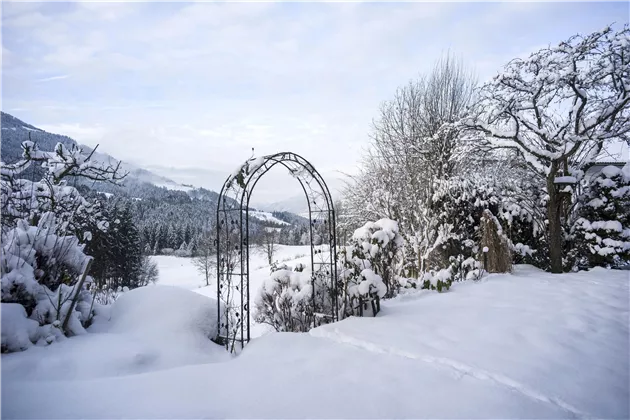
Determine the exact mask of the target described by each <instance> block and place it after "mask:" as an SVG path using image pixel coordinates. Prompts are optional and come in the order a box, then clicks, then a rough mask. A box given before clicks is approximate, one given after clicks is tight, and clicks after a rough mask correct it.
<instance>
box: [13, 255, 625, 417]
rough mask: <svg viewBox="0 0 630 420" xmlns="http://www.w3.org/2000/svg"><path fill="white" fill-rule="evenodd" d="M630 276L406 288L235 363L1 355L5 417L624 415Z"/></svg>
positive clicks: (528, 276)
mask: <svg viewBox="0 0 630 420" xmlns="http://www.w3.org/2000/svg"><path fill="white" fill-rule="evenodd" d="M629 274H630V273H629V272H627V271H626V272H623V271H608V270H603V269H595V270H593V271H591V272H589V273H578V274H567V275H559V276H557V275H554V276H552V275H550V274H546V273H542V272H540V271H538V270H535V269H533V268H529V267H518V268H517V271H516V273H515V274H514V275H495V276H490V277H489V278H488V279H486V280H484V281H482V282H481V283H476V284H475V283H472V282H471V283H465V284H459V285H456V286H455V287H454V288H453V289H452V291H451V292H449V293H445V294H437V293H431V292H420V293H415V294H410V295H404V296H401V297H399V298H397V299H396V300H393V301H389V302H386V303H385V304H384V305H383V311H382V314H379V316H378V317H377V318H351V319H347V320H344V321H342V322H339V323H336V324H331V325H327V326H323V327H320V328H317V329H315V330H312V331H311V332H310V333H308V334H288V333H284V334H269V335H266V336H264V337H261V338H258V339H255V340H254V341H252V343H251V344H250V345H249V346H248V347H247V348H246V349H245V351H244V352H243V353H242V354H241V355H240V356H238V357H236V358H234V359H232V360H228V361H220V360H216V361H214V363H203V364H195V365H188V366H180V367H175V368H170V369H164V370H159V371H149V372H147V373H142V374H131V372H129V374H126V375H121V376H114V374H110V375H105V374H102V373H99V374H96V373H95V374H94V375H93V376H92V377H90V378H88V379H84V380H72V379H71V378H72V377H74V376H76V375H74V376H73V374H72V368H73V366H65V365H64V366H59V367H58V368H57V375H56V379H55V380H51V378H52V375H45V376H44V375H43V374H42V375H40V376H39V377H38V376H37V372H38V366H34V367H32V371H33V372H35V373H33V375H30V376H29V378H28V379H22V378H20V377H19V375H18V370H16V369H12V368H11V367H12V366H13V367H15V366H16V362H17V361H18V359H19V361H21V362H22V363H27V362H30V363H33V364H37V363H39V364H41V366H39V368H41V370H42V371H43V370H45V369H44V365H45V364H46V360H47V359H46V358H45V357H41V356H42V355H41V354H37V352H33V353H31V350H29V351H27V352H24V353H21V354H12V355H8V356H3V357H2V361H3V365H2V402H3V404H2V416H3V417H6V418H22V417H29V418H121V417H125V418H191V417H195V418H208V417H211V418H218V417H222V418H235V417H237V418H403V417H404V418H426V417H431V418H588V417H599V418H628V417H629V415H630V409H629V397H628V396H629V394H630V389H629V388H630V387H629V381H630V375H629V357H628V356H629V354H630V348H629V347H630V344H629V337H630V335H629V334H630V333H629V329H628V325H629V321H630V320H629V303H628V301H629V292H630V290H629V282H630V279H629V278H628V276H629ZM93 335H94V336H95V337H94V338H90V337H89V336H88V337H80V339H85V340H89V339H92V340H95V339H96V337H97V336H98V335H100V334H93ZM73 340H75V339H71V340H68V341H67V342H65V343H62V344H64V345H66V344H67V345H70V344H71V343H72V342H73ZM75 341H76V342H77V343H78V342H79V341H80V340H78V339H77V340H75ZM171 345H172V343H171ZM67 347H68V346H66V348H65V349H63V350H64V351H65V352H68V351H71V350H72V349H71V348H70V349H69V348H67ZM61 348H62V345H54V346H50V347H48V348H46V349H36V350H40V351H46V352H50V355H51V356H52V355H53V354H54V353H55V352H57V351H60V350H61ZM56 349H58V350H56ZM77 349H78V346H77ZM84 350H85V349H84ZM93 351H97V350H93ZM29 353H31V354H32V355H37V356H38V357H37V358H35V357H33V356H30V355H29ZM73 356H74V357H75V358H76V359H80V358H81V357H83V356H82V355H81V354H80V353H78V352H76V353H74V355H73ZM132 356H135V355H130V358H131V357H132ZM29 357H30V359H29ZM99 357H100V358H101V359H103V358H104V359H106V358H107V357H108V355H107V353H105V352H104V353H103V354H100V355H99ZM69 359H70V360H72V358H69ZM97 360H98V359H97ZM140 360H142V359H140ZM6 362H9V363H6ZM74 374H76V371H75V372H74Z"/></svg>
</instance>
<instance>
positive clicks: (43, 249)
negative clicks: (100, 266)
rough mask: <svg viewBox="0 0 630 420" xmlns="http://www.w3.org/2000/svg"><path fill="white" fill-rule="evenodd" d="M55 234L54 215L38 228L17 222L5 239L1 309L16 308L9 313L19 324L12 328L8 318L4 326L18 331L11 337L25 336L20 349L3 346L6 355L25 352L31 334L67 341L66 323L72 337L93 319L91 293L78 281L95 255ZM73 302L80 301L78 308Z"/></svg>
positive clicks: (44, 218) (47, 341)
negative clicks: (19, 350)
mask: <svg viewBox="0 0 630 420" xmlns="http://www.w3.org/2000/svg"><path fill="white" fill-rule="evenodd" d="M56 231H57V225H56V218H55V215H54V214H53V213H50V212H48V213H44V214H43V215H42V217H41V219H40V220H39V223H38V225H37V226H29V225H28V224H27V223H26V221H24V220H18V221H17V224H16V227H15V228H13V229H11V230H9V231H7V232H6V233H5V234H4V235H2V248H1V256H0V260H1V265H0V274H1V285H2V302H3V303H2V306H3V308H4V307H5V305H9V306H8V308H14V309H8V310H7V311H9V312H7V314H8V317H9V319H10V320H15V321H16V325H14V326H8V324H5V322H4V319H3V327H4V326H7V328H9V329H11V328H13V330H12V331H13V332H12V333H11V336H12V337H20V338H16V340H17V341H18V342H19V343H21V344H20V345H19V346H18V345H17V344H16V345H14V344H10V343H9V344H7V345H6V346H3V349H4V350H5V351H11V350H12V349H16V348H18V347H19V348H20V349H23V348H24V337H26V336H28V337H29V339H30V340H31V342H32V343H37V344H50V343H51V342H53V341H55V340H57V339H59V338H61V337H63V335H64V332H63V331H61V328H62V327H64V325H65V328H67V330H66V331H65V333H67V334H69V335H77V334H83V333H84V332H85V329H84V327H85V326H86V325H87V323H88V322H89V320H90V318H91V316H92V300H93V299H92V295H91V294H90V292H89V291H87V290H86V288H85V286H86V285H85V284H84V285H80V284H79V283H78V281H79V278H80V276H81V274H82V273H83V272H84V271H85V270H86V269H87V265H88V263H89V261H90V257H88V256H86V255H85V254H84V253H83V245H80V244H79V243H78V239H77V238H76V237H74V236H58V235H57V234H55V233H53V232H56ZM88 283H89V282H88ZM79 287H81V289H79ZM73 299H76V305H74V307H73V303H72V302H73ZM10 304H14V305H10ZM15 305H18V306H19V307H20V308H22V309H21V310H20V309H15V308H18V306H15ZM3 311H4V309H3ZM22 311H23V314H24V316H25V317H27V318H29V319H30V320H33V321H35V322H36V323H37V325H38V327H37V329H36V331H35V333H32V331H31V330H30V328H31V327H30V326H28V325H29V324H30V325H33V324H32V323H29V322H24V321H22V320H21V315H20V316H18V313H20V314H22ZM19 329H23V330H22V331H21V332H20V331H18V330H19ZM24 329H26V330H24ZM7 340H9V341H10V340H11V339H9V338H7Z"/></svg>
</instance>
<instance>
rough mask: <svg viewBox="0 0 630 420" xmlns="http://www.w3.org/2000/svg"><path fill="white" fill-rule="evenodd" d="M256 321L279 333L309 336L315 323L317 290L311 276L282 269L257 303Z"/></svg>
mask: <svg viewBox="0 0 630 420" xmlns="http://www.w3.org/2000/svg"><path fill="white" fill-rule="evenodd" d="M255 305H256V314H255V318H254V319H255V320H256V322H258V323H262V324H268V325H271V326H272V327H273V328H274V329H275V330H276V331H290V332H306V331H308V330H309V329H310V328H311V325H312V324H313V321H314V313H315V310H314V307H313V288H312V285H311V278H310V275H309V273H308V272H300V271H291V270H290V269H280V270H276V271H273V272H272V273H271V276H270V277H269V278H268V279H267V280H266V281H265V282H264V283H263V286H262V287H261V289H260V292H259V294H258V296H257V297H256V300H255Z"/></svg>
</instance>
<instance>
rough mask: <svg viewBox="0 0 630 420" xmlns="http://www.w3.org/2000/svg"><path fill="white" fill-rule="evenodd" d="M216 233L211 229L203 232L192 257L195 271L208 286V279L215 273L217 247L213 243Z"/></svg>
mask: <svg viewBox="0 0 630 420" xmlns="http://www.w3.org/2000/svg"><path fill="white" fill-rule="evenodd" d="M215 237H216V234H215V233H213V231H208V232H204V234H203V235H202V236H201V238H200V239H199V242H198V243H197V256H196V257H194V258H193V259H192V263H193V265H194V266H195V267H196V268H197V271H198V272H199V273H200V274H201V275H202V276H203V277H204V279H205V280H206V286H210V279H211V278H212V277H213V276H214V275H215V274H216V267H217V248H216V246H215V244H214V240H215Z"/></svg>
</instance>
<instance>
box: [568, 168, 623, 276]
mask: <svg viewBox="0 0 630 420" xmlns="http://www.w3.org/2000/svg"><path fill="white" fill-rule="evenodd" d="M580 202H581V206H580V208H579V209H578V218H577V220H576V221H575V223H574V225H573V229H572V238H573V241H572V242H573V247H572V251H571V253H570V255H569V263H571V264H572V265H574V266H575V267H576V268H580V269H584V268H590V267H594V266H602V267H611V268H618V267H621V266H624V265H626V264H628V262H630V165H629V164H626V166H625V167H624V169H623V170H620V169H618V168H616V167H614V166H607V167H605V168H604V169H603V170H602V171H601V172H600V173H599V174H598V175H597V176H596V177H594V178H593V179H592V180H590V182H589V184H588V185H587V187H586V189H585V191H584V194H583V196H582V197H580Z"/></svg>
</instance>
